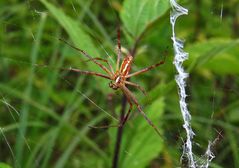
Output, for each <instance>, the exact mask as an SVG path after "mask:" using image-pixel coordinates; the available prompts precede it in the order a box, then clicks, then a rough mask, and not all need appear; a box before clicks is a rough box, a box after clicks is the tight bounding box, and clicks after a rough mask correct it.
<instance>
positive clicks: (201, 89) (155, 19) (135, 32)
mask: <svg viewBox="0 0 239 168" xmlns="http://www.w3.org/2000/svg"><path fill="white" fill-rule="evenodd" d="M180 4H181V5H182V6H184V7H186V8H188V9H189V15H184V16H182V17H180V18H179V20H178V21H177V23H176V33H177V35H178V36H179V37H180V38H182V39H184V40H185V50H186V51H187V52H189V59H188V60H187V61H186V62H185V64H184V65H185V69H186V70H187V72H189V73H190V76H189V79H188V80H187V94H188V98H187V102H188V104H189V109H190V112H191V115H192V127H193V130H194V132H195V134H196V136H195V137H194V143H193V150H194V154H195V158H196V160H197V159H199V158H200V157H201V159H203V157H202V155H203V154H204V152H205V150H206V148H207V144H208V141H209V140H210V141H214V140H215V139H216V138H217V137H218V138H219V140H218V141H217V142H216V143H215V145H214V146H213V152H214V154H215V156H216V158H215V159H214V160H213V161H212V163H211V166H210V167H214V168H221V167H227V168H232V167H238V165H239V150H238V149H239V147H238V145H239V143H238V141H239V140H238V136H239V128H238V123H239V99H238V97H239V91H238V90H239V77H238V74H239V47H238V46H239V45H238V44H239V2H238V0H228V1H224V0H220V1H208V0H195V1H188V0H182V1H180ZM169 16H170V6H169V2H168V1H167V0H124V1H119V0H87V1H85V0H65V1H62V0H61V1H60V0H58V1H57V0H51V1H47V0H42V1H38V0H34V1H33V0H26V1H22V0H2V1H1V2H0V25H1V26H0V100H1V101H0V104H1V105H0V129H1V130H0V131H1V132H0V167H1V168H7V167H24V168H32V167H40V168H48V167H57V168H60V167H70V168H74V167H75V168H76V167H77V168H79V167H82V168H92V167H94V168H107V167H111V165H112V159H113V156H114V145H115V141H116V132H117V128H109V129H90V128H89V127H88V126H100V125H111V124H117V120H115V118H117V119H118V118H119V115H120V110H121V99H122V93H121V92H120V91H116V92H115V91H113V90H112V89H110V88H109V87H108V81H107V80H106V79H103V78H99V77H93V76H86V75H80V74H77V73H73V72H69V71H62V70H60V68H69V67H74V68H78V69H81V70H92V71H97V72H101V70H100V69H99V68H98V67H97V66H95V65H94V64H93V63H92V62H89V61H88V62H87V61H86V60H87V59H86V58H85V57H84V56H82V55H81V54H80V53H79V52H77V51H75V50H73V49H72V48H70V47H69V46H67V45H66V44H65V43H63V42H61V41H59V40H58V39H59V38H64V39H66V40H67V41H69V42H70V43H72V44H74V46H76V47H78V48H81V49H83V50H85V51H86V52H88V53H89V54H90V55H92V56H94V57H101V58H104V59H108V60H109V61H110V63H111V64H112V65H113V66H115V61H116V52H115V49H116V44H117V33H116V30H117V26H118V25H119V24H120V26H121V29H122V38H121V41H122V48H123V50H124V51H125V52H127V50H130V49H131V48H132V47H133V46H134V45H135V42H136V41H138V43H137V47H136V57H135V61H134V65H133V69H132V71H137V70H139V69H141V68H144V67H147V66H149V65H151V64H154V63H156V62H160V61H161V60H162V59H163V58H164V57H165V56H166V62H165V64H164V65H162V66H160V67H158V68H157V69H154V70H152V71H149V72H147V73H145V74H142V75H139V76H137V77H134V78H132V79H131V80H132V81H134V82H136V83H138V84H140V85H141V86H143V87H144V88H145V90H146V91H147V96H144V95H143V94H142V93H140V92H139V91H138V90H135V89H134V88H130V90H132V92H133V93H134V94H135V95H136V97H137V99H138V100H139V101H140V104H141V105H142V106H143V108H144V111H145V113H147V115H148V116H149V118H150V119H151V120H152V121H153V122H154V123H155V124H156V125H157V126H158V127H159V129H160V131H161V133H162V135H163V137H164V140H163V139H162V138H161V137H159V136H158V135H157V134H156V133H155V131H154V130H153V129H152V127H150V126H149V125H148V124H147V122H146V121H145V120H144V118H143V117H142V116H141V115H139V114H138V112H137V110H136V109H134V111H133V113H132V116H131V118H130V120H129V121H128V122H127V124H126V126H125V128H124V131H123V140H122V143H121V152H120V158H119V167H120V168H134V167H135V168H136V167H137V168H144V167H147V168H159V167H160V168H161V167H164V168H171V167H180V166H182V165H181V163H180V157H181V154H182V145H183V141H184V139H185V130H184V129H183V127H182V124H183V121H182V117H181V113H180V110H179V103H178V100H179V98H178V89H177V86H176V84H175V80H174V78H175V74H176V71H175V68H174V65H173V64H172V61H173V49H172V41H171V36H172V32H171V25H170V23H169ZM112 116H113V117H112Z"/></svg>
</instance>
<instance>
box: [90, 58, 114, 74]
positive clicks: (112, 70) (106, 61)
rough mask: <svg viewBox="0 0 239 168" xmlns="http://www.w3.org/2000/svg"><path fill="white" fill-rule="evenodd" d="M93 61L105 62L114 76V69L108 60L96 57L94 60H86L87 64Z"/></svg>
mask: <svg viewBox="0 0 239 168" xmlns="http://www.w3.org/2000/svg"><path fill="white" fill-rule="evenodd" d="M93 60H97V61H102V62H105V63H106V64H107V65H108V66H109V67H110V70H111V72H112V74H114V69H113V67H112V66H111V64H110V63H109V61H108V60H107V59H103V58H100V57H94V58H92V59H88V60H86V62H88V61H93Z"/></svg>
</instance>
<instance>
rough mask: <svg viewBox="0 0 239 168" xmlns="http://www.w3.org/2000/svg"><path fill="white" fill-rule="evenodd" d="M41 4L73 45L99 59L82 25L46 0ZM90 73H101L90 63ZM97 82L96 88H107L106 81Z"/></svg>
mask: <svg viewBox="0 0 239 168" xmlns="http://www.w3.org/2000/svg"><path fill="white" fill-rule="evenodd" d="M41 2H42V3H43V4H44V5H45V6H46V8H47V9H48V10H49V11H50V12H51V14H52V15H53V16H54V17H55V19H56V20H57V21H58V22H59V24H60V25H61V26H62V27H63V28H64V29H65V31H66V32H67V33H68V35H69V36H70V39H71V40H72V41H73V43H74V45H75V46H76V47H77V48H80V49H82V50H84V51H86V52H87V53H88V54H89V55H91V56H92V57H99V52H98V50H97V48H96V47H95V45H94V43H93V42H92V39H91V38H90V36H89V35H88V34H87V33H86V32H85V31H84V30H83V29H82V27H83V26H82V25H81V24H80V23H79V22H78V21H75V20H73V19H72V18H70V17H69V16H67V15H65V14H64V12H63V11H62V10H61V9H59V8H57V7H55V6H53V5H52V4H51V3H49V2H47V1H46V0H41ZM87 65H88V67H89V69H90V70H91V71H102V70H101V69H100V68H99V67H98V66H97V65H95V64H93V63H91V64H87ZM96 80H97V81H98V86H99V88H100V89H101V90H105V89H106V88H108V84H107V82H108V81H107V80H102V79H101V78H97V79H96Z"/></svg>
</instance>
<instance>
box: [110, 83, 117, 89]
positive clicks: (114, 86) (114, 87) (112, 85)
mask: <svg viewBox="0 0 239 168" xmlns="http://www.w3.org/2000/svg"><path fill="white" fill-rule="evenodd" d="M109 87H110V88H112V89H114V90H117V89H118V87H117V86H116V85H115V84H114V83H113V82H112V81H111V82H110V83H109Z"/></svg>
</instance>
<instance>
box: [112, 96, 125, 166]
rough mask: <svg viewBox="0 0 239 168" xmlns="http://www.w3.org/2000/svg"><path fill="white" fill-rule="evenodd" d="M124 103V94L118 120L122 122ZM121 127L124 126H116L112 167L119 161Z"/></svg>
mask: <svg viewBox="0 0 239 168" xmlns="http://www.w3.org/2000/svg"><path fill="white" fill-rule="evenodd" d="M126 104H127V99H126V96H125V95H124V96H123V98H122V109H121V114H120V122H123V120H124V115H125V110H126ZM123 128H124V127H123V126H120V127H118V131H117V138H116V143H115V151H114V158H113V163H112V168H118V161H119V153H120V146H121V140H122V135H123Z"/></svg>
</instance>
